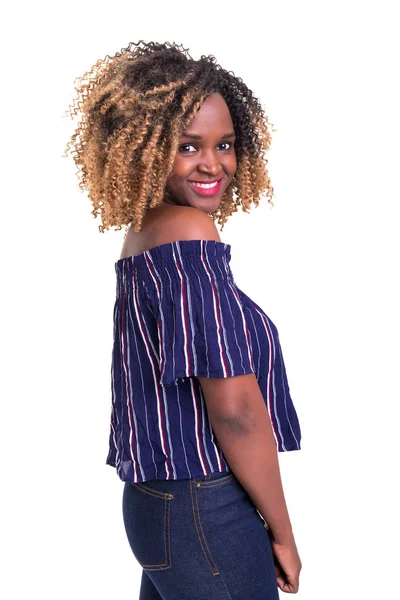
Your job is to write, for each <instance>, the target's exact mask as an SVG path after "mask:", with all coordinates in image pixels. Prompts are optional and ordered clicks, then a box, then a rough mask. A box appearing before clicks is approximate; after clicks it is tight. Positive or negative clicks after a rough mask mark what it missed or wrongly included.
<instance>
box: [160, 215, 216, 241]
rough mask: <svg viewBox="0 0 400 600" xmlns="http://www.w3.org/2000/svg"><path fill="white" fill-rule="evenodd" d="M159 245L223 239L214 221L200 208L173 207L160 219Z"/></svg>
mask: <svg viewBox="0 0 400 600" xmlns="http://www.w3.org/2000/svg"><path fill="white" fill-rule="evenodd" d="M158 225H159V226H160V232H159V234H158V236H157V244H160V245H161V244H168V243H170V242H175V241H178V240H215V241H216V242H220V241H221V238H220V236H219V233H218V229H217V228H216V226H215V224H214V221H213V220H212V219H211V218H210V217H209V216H208V215H207V214H206V213H205V212H203V211H202V210H200V209H199V208H194V207H192V206H174V207H171V208H170V209H169V210H168V211H166V213H164V214H163V216H162V217H161V218H160V221H159V223H158Z"/></svg>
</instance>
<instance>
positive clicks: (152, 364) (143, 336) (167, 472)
mask: <svg viewBox="0 0 400 600" xmlns="http://www.w3.org/2000/svg"><path fill="white" fill-rule="evenodd" d="M141 316H142V315H141V313H140V312H139V313H138V325H139V328H140V333H141V335H142V339H143V341H144V343H145V346H146V351H147V356H148V357H149V363H150V367H151V370H152V374H153V382H154V391H155V395H156V400H157V418H158V432H159V436H160V444H161V448H162V450H163V453H164V455H165V463H164V464H165V472H166V475H167V479H170V471H169V467H168V461H167V451H166V448H165V443H164V438H163V435H162V427H161V414H160V404H161V400H160V394H159V386H158V381H157V375H156V370H155V365H154V360H153V358H152V356H151V352H150V351H149V342H148V340H149V339H150V336H148V331H147V326H146V322H145V321H144V323H145V327H146V333H147V335H144V333H143V324H142V318H141Z"/></svg>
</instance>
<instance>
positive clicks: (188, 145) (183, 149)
mask: <svg viewBox="0 0 400 600" xmlns="http://www.w3.org/2000/svg"><path fill="white" fill-rule="evenodd" d="M187 148H194V151H195V152H196V148H195V146H193V144H183V145H182V146H179V148H178V150H179V152H183V153H188V152H190V150H187ZM192 152H193V150H192Z"/></svg>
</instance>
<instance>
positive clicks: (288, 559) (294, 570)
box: [269, 532, 302, 594]
mask: <svg viewBox="0 0 400 600" xmlns="http://www.w3.org/2000/svg"><path fill="white" fill-rule="evenodd" d="M269 534H270V539H271V546H272V552H273V555H274V562H275V572H276V581H277V584H278V587H279V589H281V590H282V592H287V593H288V594H296V593H297V592H298V590H299V577H300V571H301V567H302V564H301V560H300V557H299V553H298V552H297V547H296V542H295V541H294V537H293V535H292V536H291V537H290V538H289V539H287V540H285V541H284V542H277V541H276V540H274V538H273V535H272V534H271V533H270V532H269Z"/></svg>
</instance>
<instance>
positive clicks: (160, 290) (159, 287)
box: [146, 253, 177, 479]
mask: <svg viewBox="0 0 400 600" xmlns="http://www.w3.org/2000/svg"><path fill="white" fill-rule="evenodd" d="M146 255H147V253H146ZM148 259H149V261H150V262H151V263H152V267H153V270H154V273H155V276H154V275H153V273H152V272H151V270H150V269H149V272H150V274H151V277H152V279H153V281H154V283H155V286H156V290H157V296H158V302H159V307H160V317H161V331H162V344H163V352H164V354H163V355H162V356H163V357H164V358H165V359H166V357H167V354H166V352H165V319H164V314H163V311H162V298H163V295H164V289H163V280H162V277H161V276H160V273H159V272H158V271H157V269H156V266H155V264H154V261H153V258H152V257H151V255H150V254H148ZM155 277H157V279H158V282H157V280H156V279H155ZM158 284H159V285H158ZM160 358H161V354H160ZM165 366H166V360H165V362H164V366H163V370H164V371H165ZM161 387H162V394H163V404H164V416H165V425H166V428H167V436H168V446H169V450H170V460H171V466H172V470H173V473H174V477H173V479H176V478H177V477H176V467H175V461H174V447H173V444H172V439H171V428H170V422H169V417H168V402H167V396H166V390H165V387H164V386H161Z"/></svg>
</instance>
